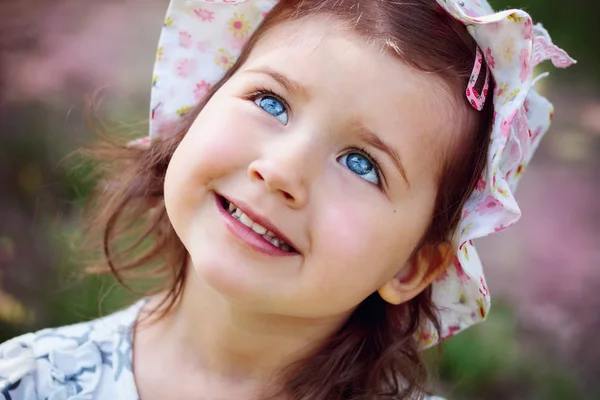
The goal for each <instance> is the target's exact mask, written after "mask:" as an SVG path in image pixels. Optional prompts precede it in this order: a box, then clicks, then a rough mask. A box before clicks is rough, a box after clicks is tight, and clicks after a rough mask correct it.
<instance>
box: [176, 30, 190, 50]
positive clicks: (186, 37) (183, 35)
mask: <svg viewBox="0 0 600 400" xmlns="http://www.w3.org/2000/svg"><path fill="white" fill-rule="evenodd" d="M192 44H193V40H192V35H190V34H189V33H188V32H187V31H181V32H179V45H180V46H181V47H183V48H186V49H189V48H190V47H192Z"/></svg>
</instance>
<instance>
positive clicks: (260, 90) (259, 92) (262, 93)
mask: <svg viewBox="0 0 600 400" xmlns="http://www.w3.org/2000/svg"><path fill="white" fill-rule="evenodd" d="M263 96H271V97H274V98H276V99H277V100H279V101H280V102H282V103H283V106H284V107H285V111H286V112H287V113H288V114H289V116H290V117H291V115H292V109H291V107H290V105H289V104H288V102H287V101H285V99H284V98H283V96H281V95H279V94H277V93H275V91H274V90H272V89H267V88H266V87H265V86H262V87H259V88H258V90H255V91H254V92H252V93H250V94H249V95H248V96H247V99H248V100H250V101H255V100H256V99H258V98H259V97H263Z"/></svg>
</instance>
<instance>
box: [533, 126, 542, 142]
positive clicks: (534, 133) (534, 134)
mask: <svg viewBox="0 0 600 400" xmlns="http://www.w3.org/2000/svg"><path fill="white" fill-rule="evenodd" d="M540 133H542V127H541V126H538V127H537V128H535V130H533V131H530V134H531V141H534V140H535V138H536V137H538V135H539V134H540Z"/></svg>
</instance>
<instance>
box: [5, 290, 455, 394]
mask: <svg viewBox="0 0 600 400" xmlns="http://www.w3.org/2000/svg"><path fill="white" fill-rule="evenodd" d="M144 303H145V300H141V301H139V302H137V303H135V304H134V305H132V306H130V307H129V308H127V309H125V310H123V311H119V312H117V313H114V314H111V315H108V316H106V317H104V318H100V319H96V320H93V321H90V322H83V323H80V324H76V325H69V326H63V327H60V328H49V329H44V330H41V331H39V332H36V333H28V334H26V335H23V336H19V337H16V338H14V339H11V340H9V341H8V342H5V343H3V344H1V345H0V400H92V399H93V400H105V399H106V400H139V395H138V391H137V388H136V386H135V380H134V377H133V371H132V358H131V357H132V340H133V327H134V324H135V321H136V320H137V317H138V314H139V312H140V310H141V308H142V307H143V305H144ZM425 400H443V399H441V398H439V397H426V398H425Z"/></svg>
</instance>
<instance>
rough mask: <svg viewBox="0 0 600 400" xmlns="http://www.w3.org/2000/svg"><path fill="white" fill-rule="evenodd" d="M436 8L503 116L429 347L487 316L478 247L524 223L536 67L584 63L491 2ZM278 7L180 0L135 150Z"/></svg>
mask: <svg viewBox="0 0 600 400" xmlns="http://www.w3.org/2000/svg"><path fill="white" fill-rule="evenodd" d="M437 2H438V3H439V5H440V6H441V7H443V9H445V10H446V11H447V12H448V13H449V14H450V15H452V16H453V17H454V18H456V19H457V20H459V21H460V22H462V23H463V24H464V25H465V26H466V27H467V30H468V32H469V33H470V34H471V36H472V37H473V38H474V39H475V41H476V42H477V45H478V50H477V55H476V58H475V60H474V69H473V76H472V77H471V80H470V83H469V86H468V87H467V88H466V92H465V94H466V96H467V99H469V101H470V102H471V104H472V105H473V107H475V108H476V109H478V110H479V109H481V107H482V106H483V103H484V102H485V98H486V96H487V95H488V93H487V87H488V79H489V74H490V73H491V76H492V78H493V79H494V81H495V90H494V93H491V94H492V96H493V104H494V111H495V114H494V122H493V129H492V133H491V144H490V147H489V149H488V164H487V166H486V168H485V169H484V171H483V174H482V176H481V177H480V178H479V181H478V184H477V186H476V189H475V191H474V192H473V194H472V195H471V197H470V198H469V199H468V201H467V202H466V204H465V206H464V208H463V210H462V217H461V220H460V223H459V225H458V227H457V229H456V231H455V232H454V234H453V236H452V238H451V240H452V243H453V245H454V246H455V254H456V256H455V257H454V262H453V264H452V265H451V266H450V267H449V268H448V269H447V270H446V271H445V273H443V274H442V276H440V277H439V278H438V279H437V280H436V281H435V282H434V283H432V296H433V301H434V304H435V305H436V306H437V308H438V310H439V316H440V321H441V326H442V330H441V335H442V337H441V338H440V337H438V334H437V332H436V331H435V329H434V327H433V326H431V325H428V326H424V327H422V329H421V331H420V333H419V337H418V340H419V343H420V345H421V347H422V348H425V347H429V346H432V345H434V344H436V343H437V342H438V341H440V340H443V339H446V338H448V337H450V336H452V335H454V334H456V333H458V332H460V331H462V330H464V329H466V328H467V327H469V326H471V325H473V324H475V323H477V322H480V321H483V320H484V319H485V318H486V316H487V314H488V311H489V308H490V294H489V292H488V289H487V285H486V281H485V277H484V274H483V269H482V265H481V261H480V260H479V257H478V255H477V252H476V250H475V246H474V244H473V240H474V239H476V238H480V237H484V236H488V235H490V234H493V233H495V232H499V231H501V230H503V229H506V228H508V227H509V226H511V225H512V224H514V223H515V222H517V221H518V220H519V218H520V216H521V211H520V209H519V206H518V205H517V202H516V200H515V198H514V196H513V192H514V190H515V189H516V186H517V184H518V182H519V179H520V177H521V175H522V174H523V171H524V169H525V168H526V166H527V164H528V162H529V161H530V159H531V157H532V156H533V153H534V151H535V150H536V148H537V146H538V144H539V142H540V140H541V139H542V137H543V135H544V134H545V133H546V131H547V130H548V128H549V126H550V123H551V121H552V117H553V113H554V112H553V107H552V105H551V104H550V103H549V102H548V100H547V99H546V98H544V97H542V96H541V95H540V94H538V93H537V92H536V91H535V90H534V88H533V86H534V84H535V83H536V82H537V81H538V80H539V79H540V78H542V77H545V76H547V73H545V74H542V75H540V76H538V77H535V78H534V76H533V69H534V67H535V66H536V65H537V64H539V63H540V62H542V61H544V60H551V61H552V63H553V64H554V66H556V67H561V68H564V67H568V66H570V65H571V64H573V63H575V60H573V59H572V58H570V57H569V55H568V54H567V53H566V52H565V51H563V50H562V49H560V48H558V47H557V46H556V45H554V44H553V43H552V40H551V39H550V36H549V35H548V32H547V31H546V30H545V29H544V28H543V27H542V26H541V25H540V24H536V25H534V24H533V23H532V19H531V17H530V16H529V14H527V13H526V12H525V11H523V10H507V11H502V12H494V10H492V8H491V7H490V5H489V4H488V2H487V1H486V0H461V1H457V0H437ZM275 4H277V0H171V2H170V4H169V7H168V10H167V16H166V19H165V23H164V27H163V30H162V33H161V35H160V40H159V45H158V51H157V55H156V64H155V67H154V76H153V79H152V93H151V123H150V134H149V136H148V137H146V138H142V139H138V140H136V141H134V142H132V145H134V146H149V145H150V144H151V142H153V141H156V140H160V139H161V136H162V135H164V134H166V132H169V131H170V129H169V128H170V127H172V126H173V124H176V123H177V121H178V120H179V119H181V117H183V116H185V115H186V113H188V112H189V111H190V110H192V109H193V108H194V106H195V105H197V104H198V103H199V102H200V101H201V100H202V99H203V98H204V96H205V95H206V94H207V93H208V91H209V90H210V89H211V87H212V85H214V84H215V83H216V82H218V81H219V80H220V79H221V78H222V77H223V76H224V74H225V73H226V71H227V70H228V69H229V68H231V67H232V66H233V64H234V63H235V62H236V60H237V58H238V56H239V55H240V53H241V51H242V48H243V47H244V44H245V43H246V41H247V39H248V38H249V37H250V35H251V34H252V33H253V32H254V31H255V29H256V28H257V27H258V25H259V24H260V23H261V21H262V20H263V19H264V17H265V16H266V15H267V14H268V13H269V11H270V10H271V9H272V8H273V7H274V6H275ZM483 59H485V62H486V64H487V66H488V69H487V71H488V72H487V73H488V76H486V80H485V84H484V87H483V89H482V91H481V93H478V92H477V91H476V90H475V81H477V80H478V79H477V78H478V74H479V72H480V69H481V65H482V61H483Z"/></svg>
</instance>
